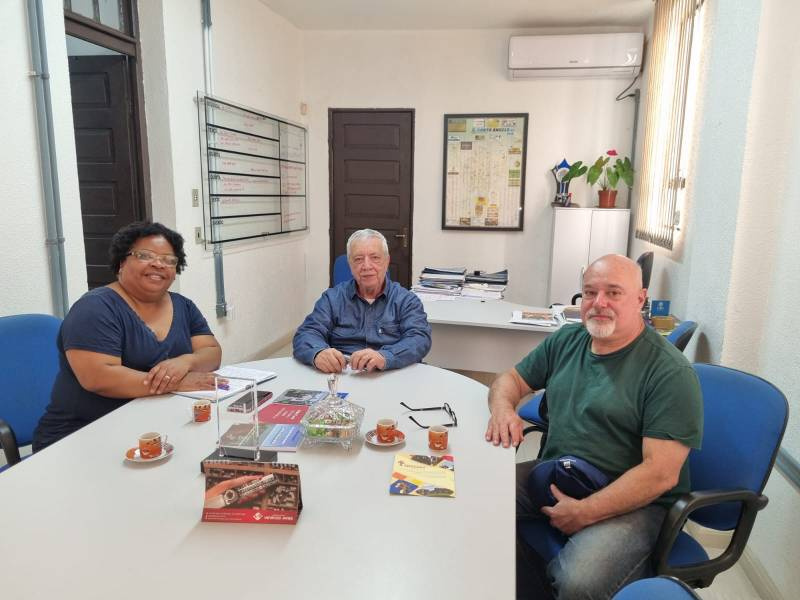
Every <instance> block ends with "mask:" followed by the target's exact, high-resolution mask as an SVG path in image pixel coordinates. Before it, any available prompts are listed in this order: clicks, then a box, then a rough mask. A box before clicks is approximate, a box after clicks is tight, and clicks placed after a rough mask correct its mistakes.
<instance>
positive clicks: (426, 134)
mask: <svg viewBox="0 0 800 600" xmlns="http://www.w3.org/2000/svg"><path fill="white" fill-rule="evenodd" d="M516 33H526V32H519V31H514V32H512V31H505V30H485V31H479V30H463V31H413V32H408V31H335V32H330V31H308V32H305V53H306V71H305V72H306V79H305V81H306V83H305V86H306V98H307V101H308V104H309V108H310V112H309V126H310V132H311V144H310V152H311V153H310V162H311V165H312V173H311V184H310V190H311V198H312V202H313V206H312V213H311V224H312V235H311V247H312V248H314V249H315V250H316V251H318V252H320V253H323V252H324V254H321V255H320V256H319V258H320V260H318V262H317V263H315V264H310V265H309V287H308V291H309V297H308V298H307V302H308V303H309V305H310V302H311V301H312V300H313V298H315V297H316V296H317V295H318V290H319V289H321V288H322V287H324V286H325V285H326V283H327V281H328V274H327V268H328V267H327V265H328V261H327V257H328V252H327V244H328V227H329V210H328V203H329V189H328V188H329V186H328V170H327V163H328V108H376V107H378V108H413V109H415V111H416V112H415V125H414V135H415V144H414V215H413V221H414V223H413V256H412V276H413V277H416V276H417V275H418V273H419V271H420V270H421V269H422V268H423V267H424V266H426V265H463V266H465V267H467V268H469V269H484V270H490V271H494V270H497V269H501V268H504V267H508V269H509V283H510V285H509V291H508V295H507V297H508V299H509V300H512V301H517V302H522V303H529V304H538V305H541V304H542V303H544V302H546V297H545V293H546V286H547V275H548V265H549V258H550V239H551V226H552V224H551V218H552V210H551V209H550V202H551V201H552V200H553V196H554V195H555V184H554V182H553V178H552V175H551V173H550V172H549V169H551V168H552V166H553V165H554V164H556V163H557V162H560V161H561V159H562V158H564V157H566V158H567V159H568V160H569V161H571V162H572V161H575V160H583V161H584V162H587V161H591V162H593V161H594V159H595V158H597V156H599V155H600V154H601V153H603V152H605V151H606V150H608V149H609V148H616V149H617V150H619V151H620V152H621V153H623V154H628V153H629V152H630V145H631V131H632V125H633V123H632V119H633V104H632V101H631V100H626V101H623V102H615V101H614V98H615V96H616V95H617V94H618V93H619V92H620V91H621V90H622V89H624V88H625V86H626V85H627V84H628V83H629V81H628V80H607V79H606V80H550V81H547V80H530V81H509V80H508V77H507V74H506V73H507V71H506V67H505V65H506V64H507V58H508V57H507V47H508V38H509V36H510V35H511V34H516ZM551 33H553V31H551ZM476 112H477V113H487V112H528V113H530V121H529V124H528V155H527V173H526V186H525V223H524V230H523V231H522V232H461V231H443V230H442V229H441V212H442V148H443V143H444V141H443V133H442V129H443V120H442V119H443V115H444V114H445V113H476ZM570 191H572V192H573V198H574V200H575V201H576V202H578V203H579V204H580V205H581V206H591V205H596V192H594V191H591V192H590V191H589V189H588V188H587V187H586V185H585V183H583V180H581V181H580V182H573V184H572V185H571V187H570ZM620 198H621V199H622V200H623V202H624V199H625V194H624V192H622V193H621V194H620Z"/></svg>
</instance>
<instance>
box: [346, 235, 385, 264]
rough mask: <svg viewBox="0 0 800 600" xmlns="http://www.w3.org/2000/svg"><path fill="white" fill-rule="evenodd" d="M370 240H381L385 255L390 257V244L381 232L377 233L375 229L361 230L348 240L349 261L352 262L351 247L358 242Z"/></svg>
mask: <svg viewBox="0 0 800 600" xmlns="http://www.w3.org/2000/svg"><path fill="white" fill-rule="evenodd" d="M370 238H374V239H376V240H380V241H381V247H382V248H383V255H384V256H389V244H387V243H386V238H385V237H383V234H382V233H381V232H380V231H375V230H374V229H359V230H358V231H354V232H353V234H352V235H351V236H350V237H349V238H348V240H347V260H350V246H352V245H353V244H354V243H356V242H361V241H366V240H368V239H370Z"/></svg>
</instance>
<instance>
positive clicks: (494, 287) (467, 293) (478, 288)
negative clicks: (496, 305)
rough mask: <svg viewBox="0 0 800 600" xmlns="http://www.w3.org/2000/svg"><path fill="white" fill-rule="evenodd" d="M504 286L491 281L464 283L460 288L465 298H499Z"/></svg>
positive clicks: (504, 289)
mask: <svg viewBox="0 0 800 600" xmlns="http://www.w3.org/2000/svg"><path fill="white" fill-rule="evenodd" d="M504 291H506V286H504V285H498V284H493V283H465V284H464V287H463V288H461V295H462V296H464V297H466V298H480V299H481V300H501V299H502V298H503V292H504Z"/></svg>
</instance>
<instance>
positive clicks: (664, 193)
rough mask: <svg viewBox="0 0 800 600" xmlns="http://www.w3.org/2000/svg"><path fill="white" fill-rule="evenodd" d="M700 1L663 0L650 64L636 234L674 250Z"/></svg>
mask: <svg viewBox="0 0 800 600" xmlns="http://www.w3.org/2000/svg"><path fill="white" fill-rule="evenodd" d="M695 6H696V0H658V1H657V3H656V14H655V20H654V24H653V39H652V40H651V48H650V52H649V57H648V61H647V70H648V83H647V99H646V102H645V116H644V135H643V145H644V149H643V152H642V165H641V168H640V174H639V178H638V184H639V188H638V191H639V194H638V199H637V203H636V223H635V227H636V232H635V235H636V237H637V238H639V239H643V240H646V241H648V242H651V243H653V244H656V245H658V246H662V247H664V248H667V249H669V250H671V249H672V247H673V243H674V232H675V223H674V221H675V208H676V204H677V199H678V189H679V187H680V179H679V177H680V173H679V167H680V156H681V148H682V143H683V122H684V116H685V110H686V93H687V87H688V82H689V59H690V55H691V47H692V30H693V26H694V14H695V9H696V8H695Z"/></svg>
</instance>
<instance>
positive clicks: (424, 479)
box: [389, 453, 456, 498]
mask: <svg viewBox="0 0 800 600" xmlns="http://www.w3.org/2000/svg"><path fill="white" fill-rule="evenodd" d="M389 493H390V494H395V495H399V496H431V497H436V498H455V496H456V477H455V460H454V458H453V455H451V454H445V455H442V456H428V455H425V454H406V453H400V454H395V457H394V465H393V467H392V479H391V482H390V483H389Z"/></svg>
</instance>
